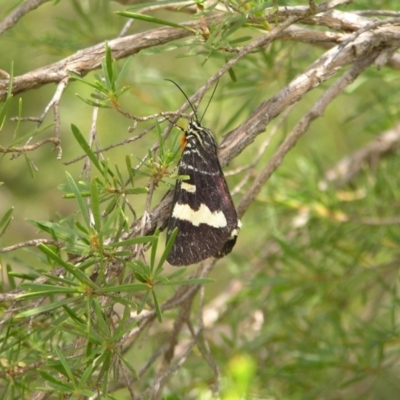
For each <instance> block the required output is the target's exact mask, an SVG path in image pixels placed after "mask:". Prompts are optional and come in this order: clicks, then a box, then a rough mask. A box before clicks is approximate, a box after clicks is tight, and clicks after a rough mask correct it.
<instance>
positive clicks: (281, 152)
mask: <svg viewBox="0 0 400 400" xmlns="http://www.w3.org/2000/svg"><path fill="white" fill-rule="evenodd" d="M378 54H379V51H378V50H375V51H373V52H371V53H369V54H367V55H365V56H364V57H362V58H360V59H359V60H357V61H356V62H355V63H354V65H353V66H352V67H351V68H350V69H349V70H348V71H346V72H345V73H344V74H343V75H342V76H341V77H340V78H339V79H338V80H337V81H336V82H335V83H334V84H333V85H332V86H331V87H330V88H329V89H328V90H327V91H326V92H325V93H324V94H323V95H322V96H321V97H320V98H319V99H318V101H317V102H316V103H315V105H314V106H313V107H312V108H311V110H310V111H309V112H308V113H307V114H306V115H305V116H304V117H303V118H302V119H301V120H300V121H299V123H298V124H297V125H296V127H295V128H294V129H293V131H292V132H291V133H290V134H289V135H288V136H287V137H286V139H285V140H284V142H283V143H282V144H281V145H280V147H279V148H278V150H277V151H276V153H275V154H274V155H273V156H272V158H271V159H270V161H269V162H268V164H267V165H266V167H265V168H264V169H263V170H262V172H261V173H260V174H259V175H258V176H257V178H256V179H255V181H254V182H253V184H252V185H251V187H250V189H249V190H248V191H247V192H246V193H245V195H244V196H243V197H242V199H241V201H240V204H239V205H238V207H237V209H238V215H239V216H240V217H241V216H242V215H243V214H244V213H245V211H246V210H247V208H248V207H249V206H250V204H251V203H252V202H253V201H254V199H255V197H256V196H257V194H258V193H259V192H260V190H261V188H262V186H263V185H264V183H265V182H266V181H267V180H268V179H269V177H270V176H271V175H272V173H273V172H274V171H275V170H276V169H277V168H278V167H279V166H280V165H281V164H282V162H283V159H284V158H285V156H286V154H287V153H288V152H289V150H290V149H291V148H292V147H293V146H294V145H295V144H296V143H297V141H298V140H299V139H300V137H301V136H302V135H303V134H304V133H305V132H306V131H307V129H308V127H309V126H310V124H311V122H312V121H314V119H316V118H318V117H320V116H322V115H323V113H324V111H325V109H326V107H327V106H328V105H329V104H330V103H331V102H332V101H333V99H334V98H335V97H337V96H338V95H339V94H340V93H342V91H343V90H344V89H345V87H346V86H348V85H349V84H350V83H352V82H353V81H354V80H355V79H356V78H357V76H358V75H359V74H360V73H361V72H362V71H363V70H364V69H366V68H367V67H368V66H369V65H370V64H371V63H372V62H373V61H374V60H375V58H376V57H377V56H378Z"/></svg>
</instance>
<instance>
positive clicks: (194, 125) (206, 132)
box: [185, 119, 217, 150]
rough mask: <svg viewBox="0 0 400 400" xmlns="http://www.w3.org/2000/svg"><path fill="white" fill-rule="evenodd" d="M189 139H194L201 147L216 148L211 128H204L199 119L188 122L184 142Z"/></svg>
mask: <svg viewBox="0 0 400 400" xmlns="http://www.w3.org/2000/svg"><path fill="white" fill-rule="evenodd" d="M189 140H194V141H195V142H196V144H198V145H199V146H201V147H202V148H203V149H207V150H209V149H210V148H211V149H214V150H216V148H217V145H216V144H215V139H214V135H213V133H212V132H211V130H210V129H207V128H204V127H203V126H201V124H200V122H199V121H197V120H194V119H192V120H191V121H190V122H189V126H188V129H187V131H186V132H185V144H186V142H187V141H189Z"/></svg>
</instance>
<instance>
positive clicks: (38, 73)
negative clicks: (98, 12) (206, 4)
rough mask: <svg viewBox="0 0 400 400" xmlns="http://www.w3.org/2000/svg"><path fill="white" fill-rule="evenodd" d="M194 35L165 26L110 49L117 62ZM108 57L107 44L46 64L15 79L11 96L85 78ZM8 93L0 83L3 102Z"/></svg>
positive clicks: (218, 17)
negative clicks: (74, 77)
mask: <svg viewBox="0 0 400 400" xmlns="http://www.w3.org/2000/svg"><path fill="white" fill-rule="evenodd" d="M223 18H224V16H223V15H214V16H211V17H208V18H207V19H206V21H207V23H208V24H213V23H218V22H219V21H221V20H222V19H223ZM181 25H184V26H186V27H189V28H192V29H199V28H200V22H199V21H190V22H187V23H182V24H181ZM191 35H193V32H191V31H189V30H187V29H183V28H170V27H165V28H164V27H163V28H158V29H153V30H150V31H147V32H142V33H138V34H135V35H130V36H125V37H122V38H117V39H113V40H110V41H109V42H108V46H109V48H110V49H111V51H112V56H113V58H114V59H116V60H119V59H122V58H125V57H128V56H131V55H133V54H136V53H138V52H139V51H141V50H143V49H147V48H149V47H154V46H160V45H162V44H165V43H169V42H171V41H174V40H177V39H182V38H185V37H188V36H191ZM104 57H105V46H104V43H99V44H97V45H95V46H92V47H88V48H86V49H82V50H79V51H78V52H76V53H75V54H73V55H71V56H69V57H67V58H64V59H62V60H60V61H58V62H56V63H54V64H50V65H47V66H45V67H42V68H39V69H37V70H35V71H32V72H29V73H27V74H25V75H21V76H17V77H15V78H14V81H13V85H12V93H13V94H14V95H15V94H17V93H21V92H24V91H26V90H31V89H36V88H38V87H41V86H43V85H46V84H48V83H54V82H56V83H58V82H60V81H61V80H63V79H65V78H68V77H69V72H74V73H76V74H78V75H80V76H84V75H86V74H87V73H89V72H90V71H93V70H95V69H98V68H100V66H101V62H102V60H103V59H104ZM7 91H8V80H4V79H3V80H0V100H3V101H4V100H5V99H6V96H7Z"/></svg>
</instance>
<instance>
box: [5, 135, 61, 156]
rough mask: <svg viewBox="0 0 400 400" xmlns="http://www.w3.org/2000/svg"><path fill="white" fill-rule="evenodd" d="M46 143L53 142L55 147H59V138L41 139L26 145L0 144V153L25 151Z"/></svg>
mask: <svg viewBox="0 0 400 400" xmlns="http://www.w3.org/2000/svg"><path fill="white" fill-rule="evenodd" d="M46 143H53V144H54V147H55V148H59V146H60V143H61V140H60V138H57V137H52V138H47V139H43V140H41V141H40V142H36V143H35V144H31V145H26V146H22V147H3V146H0V153H4V154H7V153H25V152H27V151H33V150H36V149H37V148H38V147H40V146H43V145H44V144H46Z"/></svg>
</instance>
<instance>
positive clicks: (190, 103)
mask: <svg viewBox="0 0 400 400" xmlns="http://www.w3.org/2000/svg"><path fill="white" fill-rule="evenodd" d="M164 80H166V81H169V82H172V83H173V84H174V85H175V86H176V87H177V88H178V89H179V90H180V91H181V93H182V94H183V95H184V96H185V99H186V100H187V102H188V103H189V105H190V108H191V109H192V110H193V113H194V116H195V117H196V121H198V120H199V118H198V116H197V112H196V110H195V109H194V107H193V104H192V102H191V101H190V100H189V97H187V96H186V93H185V92H184V91H183V89H182V88H181V87H180V86H179V85H178V84H177V83H176V82H175V81H173V80H172V79H167V78H165V79H164Z"/></svg>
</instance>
